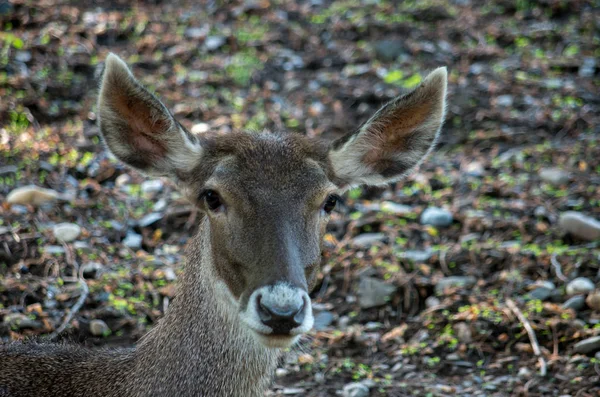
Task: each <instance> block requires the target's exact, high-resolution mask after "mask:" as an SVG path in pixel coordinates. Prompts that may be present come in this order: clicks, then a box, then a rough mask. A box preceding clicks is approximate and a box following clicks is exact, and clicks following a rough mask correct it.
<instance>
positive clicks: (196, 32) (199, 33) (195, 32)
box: [185, 25, 210, 39]
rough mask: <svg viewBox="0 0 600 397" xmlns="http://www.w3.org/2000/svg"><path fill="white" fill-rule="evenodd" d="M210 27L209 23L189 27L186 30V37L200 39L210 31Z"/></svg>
mask: <svg viewBox="0 0 600 397" xmlns="http://www.w3.org/2000/svg"><path fill="white" fill-rule="evenodd" d="M209 29H210V27H209V26H208V25H206V26H204V27H201V28H196V27H194V28H187V29H186V30H185V37H187V38H190V39H199V38H202V37H204V36H206V35H207V34H208V32H209Z"/></svg>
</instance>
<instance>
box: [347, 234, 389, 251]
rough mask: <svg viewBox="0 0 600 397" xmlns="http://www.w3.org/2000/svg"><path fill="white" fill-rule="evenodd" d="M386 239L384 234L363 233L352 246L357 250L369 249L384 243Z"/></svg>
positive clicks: (355, 238)
mask: <svg viewBox="0 0 600 397" xmlns="http://www.w3.org/2000/svg"><path fill="white" fill-rule="evenodd" d="M385 238H386V236H385V234H383V233H363V234H359V235H358V236H356V237H354V238H353V239H352V241H351V244H352V245H353V246H354V247H356V248H368V247H370V246H372V245H374V244H377V243H380V242H382V241H383V240H385Z"/></svg>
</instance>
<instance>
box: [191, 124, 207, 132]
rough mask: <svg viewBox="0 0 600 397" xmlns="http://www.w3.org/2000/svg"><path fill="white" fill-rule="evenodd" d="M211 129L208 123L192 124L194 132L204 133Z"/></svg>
mask: <svg viewBox="0 0 600 397" xmlns="http://www.w3.org/2000/svg"><path fill="white" fill-rule="evenodd" d="M209 130H210V125H208V124H206V123H198V124H194V125H193V126H192V131H191V132H192V134H203V133H205V132H208V131H209Z"/></svg>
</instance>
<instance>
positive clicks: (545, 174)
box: [540, 168, 571, 186]
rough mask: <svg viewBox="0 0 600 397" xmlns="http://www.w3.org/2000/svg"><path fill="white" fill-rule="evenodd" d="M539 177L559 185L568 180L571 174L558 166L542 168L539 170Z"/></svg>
mask: <svg viewBox="0 0 600 397" xmlns="http://www.w3.org/2000/svg"><path fill="white" fill-rule="evenodd" d="M540 178H541V179H542V181H544V182H547V183H550V184H552V185H556V186H560V185H564V184H565V183H567V182H569V179H570V178H571V174H570V173H568V172H567V171H563V170H561V169H560V168H543V169H541V170H540Z"/></svg>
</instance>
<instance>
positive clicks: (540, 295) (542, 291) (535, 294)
mask: <svg viewBox="0 0 600 397" xmlns="http://www.w3.org/2000/svg"><path fill="white" fill-rule="evenodd" d="M551 296H552V290H551V289H549V288H545V287H538V288H535V289H534V290H532V291H531V292H529V293H528V294H527V295H525V296H524V298H525V299H527V300H541V301H545V300H546V299H548V298H550V297H551Z"/></svg>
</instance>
